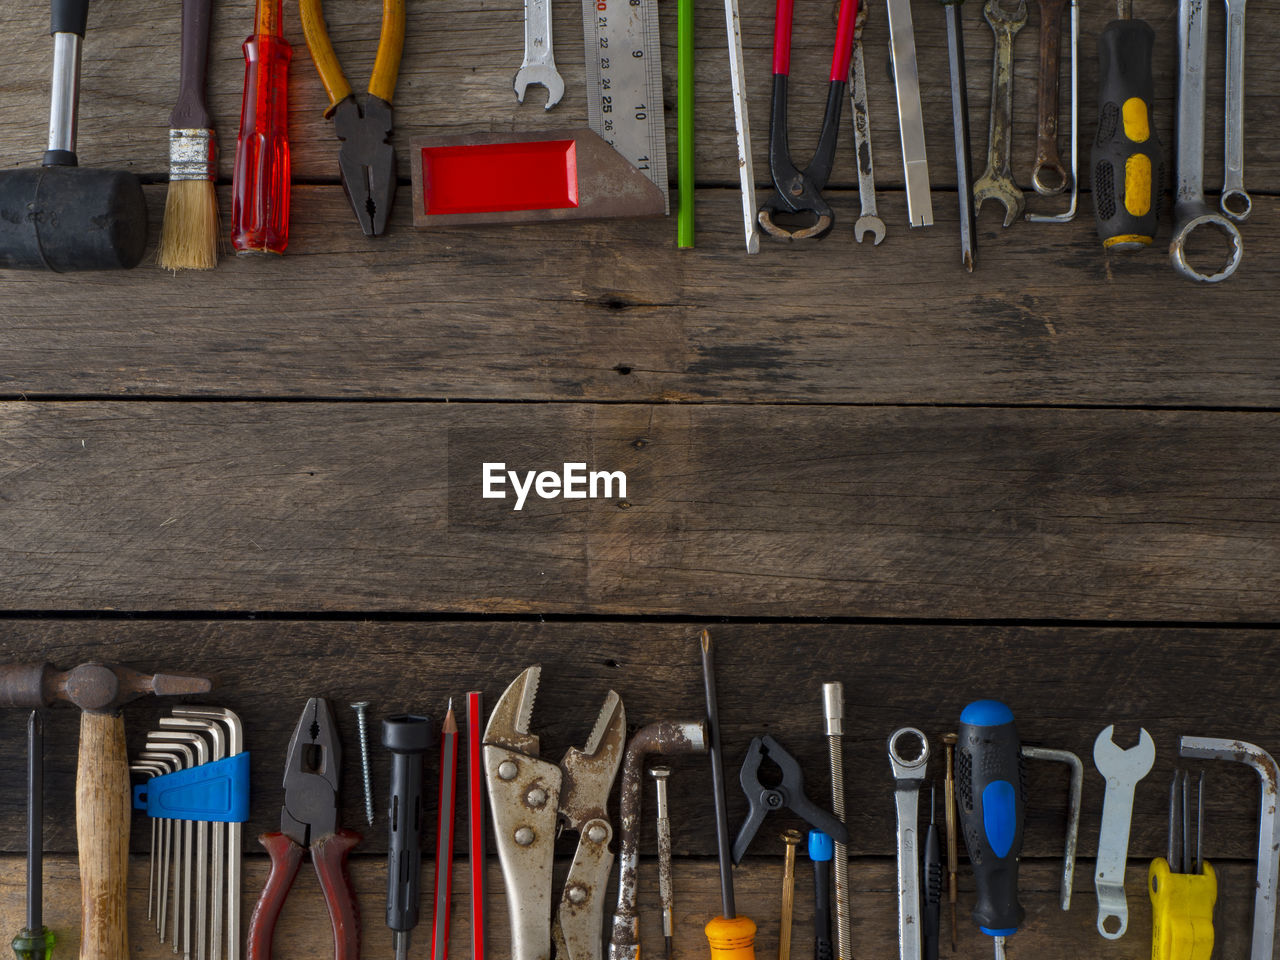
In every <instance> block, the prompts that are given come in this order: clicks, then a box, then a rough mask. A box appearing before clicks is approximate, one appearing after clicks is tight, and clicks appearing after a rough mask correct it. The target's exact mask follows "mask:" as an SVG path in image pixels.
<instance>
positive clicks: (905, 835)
mask: <svg viewBox="0 0 1280 960" xmlns="http://www.w3.org/2000/svg"><path fill="white" fill-rule="evenodd" d="M913 739H915V740H919V741H920V752H919V754H918V755H917V756H915V757H904V756H903V755H902V754H901V752H900V751H899V749H898V748H899V744H902V745H904V746H908V745H910V743H911V741H912V740H913ZM889 764H890V766H891V767H892V768H893V783H894V793H893V796H894V801H895V803H896V804H897V807H898V957H899V960H920V958H921V954H922V940H921V929H922V922H923V918H922V917H921V913H920V827H919V819H918V818H919V803H920V785H921V784H922V783H924V774H925V770H926V768H927V767H928V765H929V740H928V738H927V737H926V736H925V735H924V734H923V733H921V732H920V731H919V730H917V729H916V728H915V727H902V728H901V729H899V730H895V731H894V732H893V733H892V734H891V735H890V737H889Z"/></svg>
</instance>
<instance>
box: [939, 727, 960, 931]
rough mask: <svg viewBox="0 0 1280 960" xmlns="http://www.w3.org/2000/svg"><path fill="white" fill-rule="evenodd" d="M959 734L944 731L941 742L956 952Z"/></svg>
mask: <svg viewBox="0 0 1280 960" xmlns="http://www.w3.org/2000/svg"><path fill="white" fill-rule="evenodd" d="M959 739H960V738H959V736H958V735H957V734H954V733H944V734H943V735H942V743H943V746H944V747H945V748H946V759H947V769H946V773H945V780H944V782H943V790H942V802H943V804H944V805H945V806H946V808H947V809H946V816H945V817H944V818H943V820H944V822H945V824H946V828H947V900H948V902H950V904H951V952H952V953H955V952H956V940H957V939H958V934H959V930H958V927H959V922H958V920H957V919H956V900H957V896H958V893H959V891H958V889H957V885H956V874H957V873H958V872H959V867H960V858H959V857H958V856H957V855H956V763H955V761H956V741H957V740H959Z"/></svg>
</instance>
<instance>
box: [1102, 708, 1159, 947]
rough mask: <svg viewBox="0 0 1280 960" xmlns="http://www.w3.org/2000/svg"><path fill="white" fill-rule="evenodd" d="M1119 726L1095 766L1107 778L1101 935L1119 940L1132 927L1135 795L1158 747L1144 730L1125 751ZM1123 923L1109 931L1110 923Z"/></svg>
mask: <svg viewBox="0 0 1280 960" xmlns="http://www.w3.org/2000/svg"><path fill="white" fill-rule="evenodd" d="M1114 731H1115V726H1114V725H1113V726H1110V727H1107V729H1105V730H1103V731H1102V732H1101V733H1100V734H1098V739H1097V740H1095V741H1094V743H1093V763H1094V765H1095V766H1096V767H1097V768H1098V772H1099V773H1100V774H1102V775H1103V777H1105V778H1106V781H1107V792H1106V794H1105V796H1104V798H1103V801H1102V829H1101V830H1100V831H1099V833H1098V871H1097V873H1095V874H1094V877H1093V887H1094V890H1095V891H1096V893H1097V895H1098V933H1100V934H1102V936H1104V937H1106V939H1108V940H1119V939H1120V938H1121V937H1123V936H1124V932H1125V930H1126V929H1128V926H1129V904H1128V901H1127V900H1126V899H1125V895H1124V867H1125V861H1126V860H1128V858H1129V825H1130V822H1131V821H1132V820H1133V793H1134V790H1135V789H1136V788H1137V786H1138V781H1139V780H1141V779H1142V778H1143V777H1145V776H1146V775H1147V774H1148V773H1150V772H1151V765H1152V764H1153V763H1155V762H1156V744H1155V741H1154V740H1152V739H1151V734H1149V733H1147V731H1146V730H1145V729H1144V730H1143V731H1142V735H1141V737H1140V739H1139V740H1138V745H1137V746H1136V747H1132V748H1131V749H1129V750H1121V749H1120V748H1119V747H1117V746H1116V743H1115V741H1114V740H1112V739H1111V735H1112V733H1113V732H1114ZM1110 920H1117V921H1119V929H1117V930H1108V929H1107V922H1108V921H1110Z"/></svg>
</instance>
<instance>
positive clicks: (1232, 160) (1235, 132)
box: [1220, 0, 1253, 223]
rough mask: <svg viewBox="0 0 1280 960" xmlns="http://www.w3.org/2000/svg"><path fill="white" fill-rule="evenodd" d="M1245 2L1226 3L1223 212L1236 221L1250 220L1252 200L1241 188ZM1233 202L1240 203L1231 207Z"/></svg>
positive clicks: (1243, 0) (1242, 181)
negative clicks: (1225, 113) (1225, 109)
mask: <svg viewBox="0 0 1280 960" xmlns="http://www.w3.org/2000/svg"><path fill="white" fill-rule="evenodd" d="M1244 4H1245V0H1226V5H1227V118H1226V128H1225V130H1224V134H1223V139H1224V141H1225V142H1226V163H1225V165H1224V168H1225V170H1226V174H1225V178H1224V180H1223V182H1222V197H1221V199H1220V203H1221V204H1222V212H1223V213H1225V214H1226V215H1227V216H1228V217H1230V218H1231V219H1232V220H1234V221H1235V222H1236V223H1244V222H1245V221H1246V220H1248V219H1249V213H1250V211H1251V210H1252V209H1253V201H1252V200H1250V199H1249V194H1248V193H1247V192H1246V191H1245V189H1244ZM1232 202H1239V203H1240V204H1242V206H1241V208H1240V209H1239V210H1232V209H1231V207H1230V206H1229V205H1228V204H1230V203H1232Z"/></svg>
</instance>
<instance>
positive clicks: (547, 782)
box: [484, 666, 627, 960]
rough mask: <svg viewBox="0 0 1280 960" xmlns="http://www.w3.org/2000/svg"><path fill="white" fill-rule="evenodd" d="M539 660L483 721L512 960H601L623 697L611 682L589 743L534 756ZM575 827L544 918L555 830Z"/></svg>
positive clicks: (623, 725) (621, 743)
mask: <svg viewBox="0 0 1280 960" xmlns="http://www.w3.org/2000/svg"><path fill="white" fill-rule="evenodd" d="M541 673H542V667H540V666H533V667H529V668H528V669H527V670H525V671H524V672H523V673H522V674H520V676H518V677H516V679H515V680H514V681H512V683H511V686H509V687H507V689H506V692H505V693H503V695H502V697H501V698H500V699H499V700H498V703H497V705H496V706H495V707H494V709H493V713H492V715H491V716H490V717H489V724H488V726H486V727H485V731H484V771H485V779H486V780H487V781H488V785H489V804H490V806H491V808H492V810H493V826H494V833H495V835H496V836H497V843H498V859H499V860H500V861H501V862H502V877H503V880H504V882H505V884H506V888H507V906H508V910H509V912H510V915H511V958H512V960H550V958H551V943H552V938H553V936H554V939H555V944H556V956H557V957H558V958H560V960H600V957H601V953H602V950H601V926H602V921H603V919H604V893H605V886H606V885H607V883H608V880H609V871H610V870H611V869H612V868H613V853H612V852H611V851H610V850H609V842H610V841H611V840H612V839H613V826H612V825H611V824H610V823H609V815H608V812H607V810H606V806H607V804H608V801H609V793H610V791H611V790H612V789H613V780H614V777H615V776H617V773H618V766H619V765H620V764H621V763H622V752H623V748H624V747H625V746H626V732H627V724H626V714H625V713H624V711H623V708H622V700H621V699H620V698H619V697H618V695H617V694H616V693H615V692H614V691H612V690H610V691H609V693H608V695H607V696H606V697H605V701H604V706H603V707H601V709H600V715H599V717H598V718H597V720H596V725H595V728H594V729H593V730H592V731H591V737H590V739H588V741H587V744H586V746H585V747H584V748H583V749H582V750H579V749H577V748H576V747H573V748H570V749H569V751H568V752H567V753H566V754H565V756H564V759H563V760H561V761H560V763H559V764H555V763H551V762H549V761H547V760H543V759H541V758H540V757H539V756H538V738H537V737H536V736H534V735H533V734H531V733H529V719H530V717H531V716H532V714H533V701H534V698H535V697H536V696H537V693H538V680H539V678H540V676H541ZM565 828H567V829H569V830H573V831H575V832H576V833H578V834H579V837H578V849H577V850H576V851H575V853H574V857H573V863H572V864H571V865H570V866H569V875H568V877H566V879H565V883H564V890H563V892H562V894H561V897H560V907H559V909H558V910H557V912H556V916H555V922H554V924H552V922H551V870H552V861H553V858H554V856H555V840H556V836H557V835H558V834H559V832H560V831H561V830H563V829H565Z"/></svg>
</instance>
